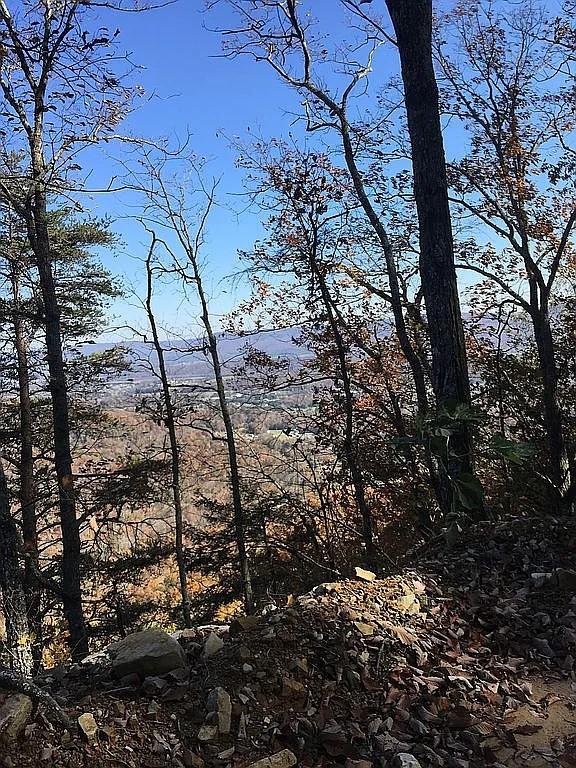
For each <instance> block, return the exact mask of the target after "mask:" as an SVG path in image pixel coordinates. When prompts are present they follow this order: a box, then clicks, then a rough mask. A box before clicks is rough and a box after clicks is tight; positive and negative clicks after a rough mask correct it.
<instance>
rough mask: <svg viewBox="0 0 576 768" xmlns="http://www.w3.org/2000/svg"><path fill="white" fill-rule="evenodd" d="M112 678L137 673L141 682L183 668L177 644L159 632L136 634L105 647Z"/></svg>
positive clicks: (147, 630)
mask: <svg viewBox="0 0 576 768" xmlns="http://www.w3.org/2000/svg"><path fill="white" fill-rule="evenodd" d="M108 654H109V655H110V658H111V661H112V672H113V674H114V675H115V677H118V678H121V677H125V676H126V675H133V674H137V675H138V676H139V677H140V679H142V680H143V679H144V678H146V677H155V676H157V675H165V674H167V673H168V672H172V671H173V670H174V669H180V668H182V667H184V666H186V655H185V654H184V651H183V650H182V646H181V645H180V643H179V642H178V641H177V640H175V639H174V638H173V637H170V635H168V634H167V633H166V632H163V631H162V630H161V629H146V630H144V631H143V632H135V633H134V634H132V635H128V636H127V637H125V638H124V639H123V640H120V641H119V642H117V643H113V644H112V645H110V646H109V647H108Z"/></svg>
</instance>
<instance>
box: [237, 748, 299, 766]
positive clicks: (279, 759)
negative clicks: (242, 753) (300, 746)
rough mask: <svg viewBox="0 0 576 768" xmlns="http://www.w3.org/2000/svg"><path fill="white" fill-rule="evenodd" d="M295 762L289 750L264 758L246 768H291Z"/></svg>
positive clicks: (294, 756)
mask: <svg viewBox="0 0 576 768" xmlns="http://www.w3.org/2000/svg"><path fill="white" fill-rule="evenodd" d="M297 762H298V761H297V760H296V755H295V754H294V752H291V751H290V750H289V749H283V750H282V751H281V752H276V754H275V755H272V756H271V757H265V758H263V759H262V760H257V761H256V762H255V763H250V765H249V766H248V768H292V766H293V765H296V764H297Z"/></svg>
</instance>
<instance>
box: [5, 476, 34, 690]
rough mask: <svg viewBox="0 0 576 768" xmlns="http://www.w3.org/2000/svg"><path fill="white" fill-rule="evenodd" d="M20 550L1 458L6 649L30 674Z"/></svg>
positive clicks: (18, 670) (15, 663)
mask: <svg viewBox="0 0 576 768" xmlns="http://www.w3.org/2000/svg"><path fill="white" fill-rule="evenodd" d="M18 550H19V541H18V529H17V528H16V523H15V522H14V519H13V518H12V515H11V513H10V498H9V495H8V485H7V483H6V477H5V475H4V468H3V466H2V463H1V462H0V592H1V595H2V612H3V614H4V619H5V622H6V649H7V651H8V656H9V657H10V660H11V667H12V669H13V670H14V671H15V672H16V673H17V674H18V675H22V676H24V677H29V676H30V675H31V674H32V669H33V666H34V662H33V658H32V644H31V639H30V631H29V627H28V617H27V613H26V596H25V594H24V587H23V584H22V579H21V575H20V564H19V561H18Z"/></svg>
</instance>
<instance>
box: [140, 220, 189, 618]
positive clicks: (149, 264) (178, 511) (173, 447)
mask: <svg viewBox="0 0 576 768" xmlns="http://www.w3.org/2000/svg"><path fill="white" fill-rule="evenodd" d="M157 245H158V239H157V237H156V235H155V234H154V232H152V233H151V242H150V249H149V251H148V255H147V256H146V260H145V266H146V298H145V300H144V306H145V308H146V315H147V317H148V324H149V326H150V331H151V333H152V344H153V347H154V351H155V353H156V359H157V361H158V377H159V379H160V384H161V387H162V405H163V408H162V416H163V422H164V425H165V427H166V430H167V432H168V440H169V443H170V471H171V480H172V501H173V504H174V524H175V542H174V551H175V555H176V563H177V566H178V579H179V581H180V594H181V597H182V616H183V618H184V625H185V626H186V627H191V626H192V619H191V616H190V597H189V595H188V583H187V578H186V558H185V553H184V538H183V512H182V486H181V475H182V471H181V460H180V445H179V442H178V435H177V432H176V417H175V404H174V398H173V395H172V390H171V387H170V379H169V377H168V371H167V369H166V359H165V355H164V347H163V345H162V340H161V339H160V334H159V331H158V324H157V322H156V315H155V314H154V305H153V296H154V278H155V273H156V272H158V271H161V270H162V268H161V267H160V266H159V265H157V264H155V263H154V253H155V250H156V246H157Z"/></svg>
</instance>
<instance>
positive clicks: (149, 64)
mask: <svg viewBox="0 0 576 768" xmlns="http://www.w3.org/2000/svg"><path fill="white" fill-rule="evenodd" d="M204 4H205V3H204V0H179V2H177V3H175V4H174V5H171V6H169V7H167V8H164V9H161V10H156V11H152V12H149V13H141V14H125V15H120V17H119V18H115V19H113V20H112V22H110V24H114V25H115V24H116V23H118V25H119V26H120V28H121V36H120V38H119V40H120V46H121V48H123V49H125V50H127V51H130V52H131V53H132V58H133V60H134V61H135V62H137V63H138V64H140V65H142V69H141V71H140V72H139V73H138V74H137V78H136V79H137V80H138V82H140V83H141V84H142V85H143V87H144V89H145V91H146V94H147V97H148V98H147V99H146V100H145V101H144V102H143V103H142V106H141V107H140V108H139V110H138V111H137V112H135V113H134V114H133V115H131V116H130V118H129V120H128V121H127V123H126V124H125V125H124V126H123V131H124V132H131V133H133V134H135V135H139V136H149V137H152V138H156V137H160V136H174V137H180V138H181V137H183V136H185V135H187V133H188V132H190V134H191V136H192V146H193V148H194V150H195V151H196V152H197V153H198V154H199V155H202V156H205V157H207V158H208V159H209V160H210V163H209V166H208V169H209V172H210V173H211V174H213V175H215V176H218V177H221V183H220V187H219V202H220V208H219V209H217V210H216V211H215V212H214V215H213V216H212V218H211V221H210V224H209V227H208V244H207V248H206V262H207V263H206V275H207V282H208V285H209V288H210V292H211V294H212V297H213V300H212V307H213V310H214V313H215V317H217V316H218V315H219V314H221V313H223V312H226V311H227V310H228V309H230V308H231V307H232V306H233V305H234V304H235V303H237V301H238V299H240V298H242V297H243V296H244V293H245V290H246V289H245V288H243V287H242V285H238V284H236V285H235V284H233V282H232V281H226V280H225V279H224V278H226V277H227V276H228V275H230V274H232V273H235V272H236V271H237V270H238V269H239V267H240V264H239V261H238V258H237V251H238V249H239V248H240V249H241V248H244V249H247V248H249V247H250V245H251V244H252V243H253V242H254V240H255V239H256V238H257V237H258V236H259V234H260V233H261V228H260V225H259V217H258V213H257V212H256V211H249V212H245V211H244V212H243V213H241V212H242V211H243V209H244V208H245V206H246V202H247V201H246V199H245V197H243V192H244V191H245V190H244V189H243V186H242V174H241V172H240V171H239V170H237V169H236V168H235V160H236V156H237V151H236V150H235V149H234V148H232V147H230V142H229V140H228V139H227V138H226V137H238V138H239V140H240V141H241V142H244V143H246V142H250V137H251V136H261V137H263V138H272V137H286V136H287V135H288V134H289V133H292V134H296V135H298V134H301V135H303V128H302V126H301V125H299V124H294V120H295V113H299V112H300V111H301V108H300V106H299V104H300V99H299V98H298V95H297V94H296V93H294V92H293V91H292V90H291V89H290V88H289V87H288V86H286V85H284V84H282V83H281V82H280V81H279V79H278V77H277V76H276V75H275V73H274V72H272V70H271V69H270V68H269V67H268V66H267V65H265V64H264V63H256V62H254V61H253V60H252V59H250V58H248V57H238V58H236V59H234V60H230V59H227V58H225V57H223V56H222V55H221V38H220V35H218V34H217V33H215V32H213V31H211V29H210V28H215V27H217V26H226V21H227V18H226V13H224V14H223V13H222V12H221V11H220V12H219V15H214V14H206V13H203V9H204ZM313 8H314V14H315V16H316V17H317V18H319V19H320V20H321V23H322V31H323V34H325V35H326V36H327V37H328V38H330V39H329V40H328V43H327V44H328V45H331V44H332V43H336V42H337V41H339V40H340V39H341V37H342V34H343V33H344V34H346V29H347V27H346V24H345V23H343V22H344V15H343V12H342V10H341V6H340V4H339V3H337V2H336V0H316V2H315V3H314V4H313ZM336 10H338V12H336ZM391 55H393V53H392V52H383V53H382V54H379V57H380V59H382V57H390V56H391ZM379 63H380V62H377V64H379ZM381 72H384V73H386V74H388V73H389V64H387V65H386V66H385V67H379V70H378V73H377V74H380V73H381ZM106 152H110V154H114V153H116V154H119V153H120V150H119V149H118V148H116V149H110V148H109V146H108V145H106ZM86 159H87V160H89V164H90V165H93V166H94V171H93V175H92V177H91V179H90V182H94V181H97V182H98V183H105V179H106V178H107V177H109V176H110V175H112V174H114V173H115V168H114V164H113V162H112V160H111V159H110V158H109V157H107V156H106V155H103V154H102V153H101V151H100V150H99V151H98V152H97V153H93V152H91V153H90V155H89V157H88V158H86ZM128 202H129V200H128V198H127V197H126V195H122V194H107V195H100V196H96V197H94V198H93V199H91V200H90V201H89V202H88V203H87V208H92V209H93V210H96V212H98V213H106V214H109V215H111V216H112V217H113V218H114V219H115V222H114V230H115V231H117V232H118V233H119V234H120V235H121V236H122V239H123V241H124V248H123V249H122V250H121V251H120V252H119V253H118V254H117V255H116V256H115V257H112V256H111V255H109V254H104V255H103V261H104V263H105V264H106V265H107V266H108V267H109V268H110V269H111V270H112V271H114V272H117V273H119V274H122V275H124V276H125V277H126V279H127V282H128V284H131V285H133V286H134V287H135V288H136V289H138V288H139V287H141V285H142V278H143V276H142V271H141V268H140V267H139V265H138V263H137V261H135V260H134V259H133V258H131V255H136V256H137V255H141V254H142V253H144V250H145V247H146V246H145V240H146V238H145V235H144V234H143V233H142V231H141V229H140V227H139V225H137V224H135V223H134V222H132V221H130V220H129V219H128V218H127V217H128V216H129V214H130V213H131V212H133V211H132V209H131V208H130V207H129V205H128ZM157 307H158V312H159V315H160V319H161V322H162V323H163V325H164V326H165V328H166V329H167V330H166V332H167V333H169V332H170V329H171V328H172V329H174V330H178V331H182V332H187V330H188V328H190V327H191V326H192V318H193V315H194V309H193V308H192V309H191V310H187V309H186V307H185V306H184V305H182V304H181V303H179V302H178V301H177V300H175V294H174V290H173V289H170V288H168V289H165V290H163V291H162V290H160V291H159V293H158V297H157ZM113 314H114V316H115V317H114V319H113V323H114V324H118V325H121V324H122V323H124V322H126V323H132V324H134V323H136V322H137V315H138V313H137V312H136V311H135V310H134V309H133V308H132V307H131V306H130V302H128V303H126V302H124V301H121V302H118V303H117V304H116V305H115V306H114V308H113Z"/></svg>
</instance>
